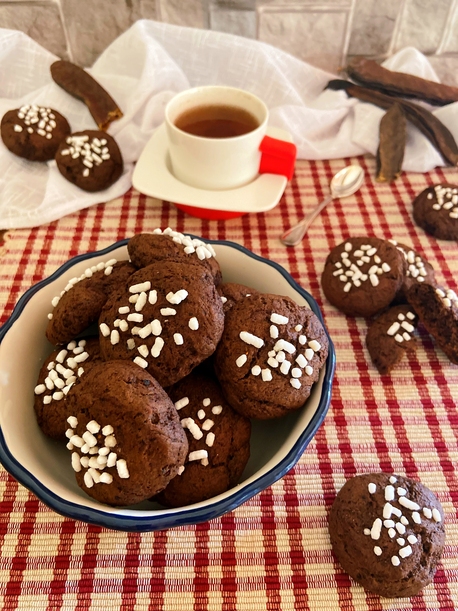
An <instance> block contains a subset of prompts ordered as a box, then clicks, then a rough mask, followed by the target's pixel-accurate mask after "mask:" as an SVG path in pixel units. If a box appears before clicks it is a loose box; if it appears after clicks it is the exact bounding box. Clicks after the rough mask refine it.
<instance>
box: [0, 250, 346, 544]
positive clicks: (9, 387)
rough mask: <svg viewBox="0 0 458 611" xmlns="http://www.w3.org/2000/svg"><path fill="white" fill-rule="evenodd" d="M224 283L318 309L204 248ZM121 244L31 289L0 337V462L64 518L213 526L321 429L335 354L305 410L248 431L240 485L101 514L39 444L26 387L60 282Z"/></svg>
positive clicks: (283, 275) (132, 527) (281, 279)
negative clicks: (172, 505)
mask: <svg viewBox="0 0 458 611" xmlns="http://www.w3.org/2000/svg"><path fill="white" fill-rule="evenodd" d="M211 243H212V244H213V246H214V248H215V250H216V253H217V258H218V261H219V263H220V266H221V269H222V271H223V277H224V280H225V281H231V282H239V283H242V284H245V285H248V286H252V287H254V288H256V289H258V290H259V291H262V292H269V293H277V294H280V295H288V296H289V297H291V298H292V299H294V300H295V301H296V302H297V303H299V304H301V305H305V306H307V307H310V308H311V309H312V310H313V311H314V312H315V314H316V315H317V316H318V317H319V318H320V319H321V320H322V318H321V313H320V311H319V308H318V306H317V304H316V302H315V300H314V299H313V297H311V295H309V293H307V292H306V291H305V290H304V289H302V288H301V287H300V286H299V285H298V284H296V282H294V280H293V279H292V278H291V276H290V275H289V274H288V273H287V272H286V271H285V270H284V269H283V268H282V267H280V266H279V265H278V264H277V263H274V262H273V261H269V260H266V259H263V258H261V257H259V256H257V255H255V254H253V253H252V252H250V251H248V250H246V249H245V248H243V247H241V246H239V245H237V244H234V243H230V242H222V241H212V242H211ZM126 244H127V240H125V241H122V242H118V243H116V244H113V245H112V246H110V247H108V248H106V249H104V250H101V251H98V252H93V253H88V254H85V255H80V256H77V257H75V258H73V259H71V260H69V261H68V262H67V263H65V264H64V265H62V267H60V268H59V269H58V270H57V271H56V272H55V273H54V274H52V276H50V277H49V278H46V279H45V280H43V281H41V282H39V283H37V284H36V285H34V286H33V287H32V288H30V289H29V290H28V291H27V292H26V293H25V294H24V295H23V296H22V297H21V299H20V300H19V302H18V303H17V305H16V307H15V309H14V311H13V313H12V315H11V318H10V319H9V320H8V321H7V322H6V324H5V325H4V326H3V327H2V328H1V329H0V460H1V462H2V463H3V465H4V467H5V468H6V469H7V470H8V471H9V472H10V473H11V475H13V476H14V477H15V478H16V479H17V480H18V481H19V482H20V483H21V484H23V485H24V486H25V487H27V488H28V489H30V490H31V491H32V492H33V493H34V494H35V495H36V496H37V497H38V498H39V499H41V500H42V501H43V502H44V503H45V504H46V505H48V506H49V507H51V508H52V509H53V510H55V511H56V512H57V513H60V514H62V515H64V516H67V517H70V518H74V519H76V520H81V521H83V522H89V523H92V524H96V525H99V526H104V527H107V528H112V529H117V530H123V531H139V532H141V531H153V530H161V529H165V528H170V527H175V526H179V525H187V524H197V523H199V522H203V521H206V520H209V519H211V518H216V517H218V516H221V515H223V514H225V513H227V512H229V511H231V510H233V509H235V508H236V507H238V506H239V505H241V504H242V503H244V502H245V501H247V500H248V499H250V498H251V497H253V496H254V495H256V494H258V493H259V492H261V491H262V490H264V489H265V488H267V487H268V486H270V485H271V484H273V483H274V482H276V481H277V480H278V479H280V478H281V477H283V476H284V475H285V473H287V472H288V471H289V470H290V469H291V468H292V467H293V466H294V465H295V464H296V462H297V461H298V460H299V458H300V457H301V455H302V453H303V452H304V450H305V448H306V447H307V445H308V444H309V442H310V440H311V439H312V438H313V436H314V435H315V433H316V431H317V429H318V428H319V426H320V425H321V423H322V422H323V419H324V417H325V415H326V412H327V410H328V407H329V402H330V398H331V387H332V379H333V375H334V369H335V352H334V348H333V345H332V342H331V340H329V356H328V359H327V362H326V365H325V367H324V368H323V369H322V371H321V376H320V378H319V381H318V382H317V383H316V384H315V385H314V387H313V389H312V393H311V395H310V397H309V399H308V400H307V402H306V403H305V405H304V407H303V408H301V409H300V410H298V411H296V412H295V413H293V414H290V415H288V416H286V417H284V418H280V419H277V420H272V421H258V422H253V429H252V438H251V457H250V460H249V462H248V464H247V466H246V469H245V471H244V473H243V475H242V478H241V480H240V483H239V484H238V485H237V486H236V487H234V488H232V489H231V490H228V491H227V492H225V493H224V494H220V495H219V496H217V497H214V498H211V499H209V500H207V501H205V502H201V503H197V504H194V505H189V506H186V507H180V508H177V509H164V508H163V507H161V506H160V505H157V504H155V503H151V502H144V503H141V504H139V505H135V506H130V507H126V508H117V507H108V506H105V505H102V504H101V503H98V502H97V501H95V500H93V499H91V498H90V497H89V496H87V495H86V494H85V493H84V492H83V491H82V490H81V489H80V488H79V487H78V486H77V484H76V480H75V476H74V473H73V470H72V467H71V464H70V453H69V451H68V450H67V449H66V448H65V446H64V445H63V444H62V445H61V444H59V443H58V442H55V441H53V440H51V439H49V438H47V437H45V436H44V435H43V434H42V432H41V430H40V429H39V428H38V425H37V422H36V419H35V413H34V410H33V400H34V387H35V385H36V380H37V377H38V372H39V370H40V366H41V364H42V363H43V361H44V359H45V358H46V357H47V355H48V354H49V353H50V352H51V351H52V346H51V344H50V343H49V342H48V341H47V340H46V338H45V328H46V324H47V320H48V319H47V315H48V312H49V311H50V304H51V300H52V298H53V297H54V296H55V295H57V294H59V293H60V291H61V290H62V289H63V288H64V287H65V285H66V284H67V282H68V280H69V279H70V278H72V277H74V276H79V275H80V274H81V273H82V272H83V271H84V270H85V269H86V268H87V267H89V266H92V265H94V264H97V263H98V262H100V261H106V260H107V257H108V258H112V257H115V258H117V259H118V260H122V259H127V258H128V255H127V247H126Z"/></svg>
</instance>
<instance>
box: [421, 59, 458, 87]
mask: <svg viewBox="0 0 458 611" xmlns="http://www.w3.org/2000/svg"><path fill="white" fill-rule="evenodd" d="M428 59H429V61H430V62H431V65H432V67H433V68H434V70H435V71H436V74H437V76H438V77H439V79H440V81H441V82H442V83H446V84H447V85H452V86H453V87H458V55H455V57H452V56H451V57H444V56H439V57H428Z"/></svg>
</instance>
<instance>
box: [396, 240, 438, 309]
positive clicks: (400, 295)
mask: <svg viewBox="0 0 458 611" xmlns="http://www.w3.org/2000/svg"><path fill="white" fill-rule="evenodd" d="M388 241H389V242H391V244H394V245H395V246H396V248H397V249H398V250H399V251H400V252H401V253H402V254H403V255H404V258H405V261H406V266H407V267H406V273H405V277H404V282H403V283H402V285H401V288H400V289H399V291H398V292H397V294H396V297H395V300H394V301H395V303H405V302H406V301H407V297H406V295H407V291H408V290H409V288H410V287H411V286H412V284H415V283H416V282H419V283H420V284H422V283H423V282H426V283H427V284H432V285H433V286H435V285H436V277H435V273H434V268H433V266H432V265H431V264H430V263H428V261H427V260H426V259H425V257H423V256H422V255H420V253H418V252H416V251H415V250H413V248H411V247H410V246H407V245H406V244H401V242H396V240H388Z"/></svg>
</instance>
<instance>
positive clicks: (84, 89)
mask: <svg viewBox="0 0 458 611" xmlns="http://www.w3.org/2000/svg"><path fill="white" fill-rule="evenodd" d="M51 76H52V78H53V80H54V81H55V82H56V83H57V84H58V85H59V86H60V87H62V89H64V90H65V91H66V92H67V93H69V94H70V95H72V96H73V97H75V98H78V99H79V100H82V101H83V102H84V103H85V104H86V106H87V107H88V108H89V112H90V113H91V115H92V116H93V118H94V120H95V122H96V123H97V125H98V127H99V129H101V130H103V131H106V130H107V129H108V126H109V125H110V123H111V122H112V121H115V120H116V119H120V118H121V117H122V116H123V115H122V111H121V110H120V109H119V107H118V105H117V104H116V102H115V101H114V100H113V98H112V97H111V96H110V94H109V93H107V92H106V91H105V89H104V88H103V87H102V86H101V85H100V84H99V83H98V82H97V81H96V80H95V79H94V78H92V76H91V75H90V74H89V73H88V72H86V70H83V68H80V67H79V66H77V65H76V64H72V62H68V61H65V60H59V61H57V62H54V63H53V64H51Z"/></svg>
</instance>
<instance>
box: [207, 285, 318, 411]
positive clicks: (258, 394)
mask: <svg viewBox="0 0 458 611" xmlns="http://www.w3.org/2000/svg"><path fill="white" fill-rule="evenodd" d="M328 344H329V342H328V337H327V335H326V331H325V330H324V327H323V325H322V324H321V322H320V321H319V320H318V318H317V316H316V315H315V314H314V313H313V312H312V311H311V310H310V309H309V308H307V307H305V306H299V305H298V304H297V303H295V302H294V301H293V300H292V299H290V298H289V297H282V296H279V295H269V294H256V295H250V296H249V297H245V298H244V299H243V300H240V301H238V302H236V303H235V304H234V305H233V306H232V308H230V310H228V312H227V313H226V320H225V325H224V333H223V336H222V338H221V341H220V343H219V345H218V348H217V350H216V354H215V372H216V375H217V377H218V380H219V382H220V384H221V387H222V389H223V392H224V395H225V397H226V399H227V400H228V401H229V403H230V404H231V406H232V407H233V408H234V409H235V410H236V411H238V412H239V413H240V414H242V415H244V416H247V417H249V418H257V419H260V420H266V419H269V418H278V417H280V416H284V415H286V414H288V413H289V412H291V411H294V410H297V409H299V408H300V407H302V406H303V405H304V403H305V401H306V400H307V399H308V397H309V395H310V392H311V390H312V386H313V384H314V383H315V382H316V381H317V380H318V377H319V375H320V371H321V368H322V367H323V365H324V363H325V361H326V358H327V355H328Z"/></svg>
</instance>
